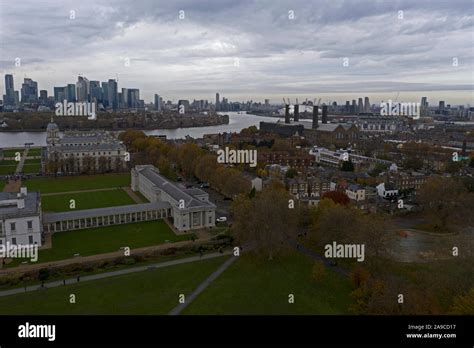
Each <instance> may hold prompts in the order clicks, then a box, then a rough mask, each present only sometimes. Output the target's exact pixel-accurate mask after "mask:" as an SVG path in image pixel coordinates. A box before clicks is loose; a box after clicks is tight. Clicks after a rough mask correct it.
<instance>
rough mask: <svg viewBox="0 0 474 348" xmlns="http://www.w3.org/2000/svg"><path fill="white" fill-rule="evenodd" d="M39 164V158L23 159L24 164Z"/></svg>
mask: <svg viewBox="0 0 474 348" xmlns="http://www.w3.org/2000/svg"><path fill="white" fill-rule="evenodd" d="M38 163H39V164H41V159H39V158H29V159H26V160H25V164H38Z"/></svg>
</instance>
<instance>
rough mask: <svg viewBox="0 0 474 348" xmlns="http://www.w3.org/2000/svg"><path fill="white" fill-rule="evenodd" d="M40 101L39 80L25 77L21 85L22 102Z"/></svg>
mask: <svg viewBox="0 0 474 348" xmlns="http://www.w3.org/2000/svg"><path fill="white" fill-rule="evenodd" d="M37 101H38V82H36V81H33V80H32V79H28V78H25V79H24V82H23V84H22V85H21V102H22V103H34V102H37Z"/></svg>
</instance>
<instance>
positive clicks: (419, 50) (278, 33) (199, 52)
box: [0, 1, 474, 105]
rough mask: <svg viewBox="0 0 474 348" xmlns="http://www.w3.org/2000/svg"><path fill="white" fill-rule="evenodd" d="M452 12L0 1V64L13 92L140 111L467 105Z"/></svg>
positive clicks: (468, 59)
mask: <svg viewBox="0 0 474 348" xmlns="http://www.w3.org/2000/svg"><path fill="white" fill-rule="evenodd" d="M455 3H456V6H453V5H452V3H450V4H446V3H444V2H441V1H430V2H426V3H421V4H420V3H416V4H413V3H411V2H408V1H400V2H397V3H388V2H382V3H377V4H375V5H374V3H372V2H358V3H357V6H354V5H353V4H352V3H351V2H344V1H343V2H339V3H336V4H334V3H333V2H324V1H320V2H315V3H310V4H308V3H306V2H303V1H297V2H288V1H279V2H249V1H244V2H241V3H239V4H235V3H233V2H221V1H219V2H216V1H208V2H205V3H200V4H199V5H197V4H196V3H192V2H188V1H181V2H179V3H173V4H170V3H165V2H163V3H158V4H157V3H155V2H149V1H140V2H135V3H133V4H131V3H128V2H125V1H123V2H120V1H118V2H113V3H112V2H109V1H102V2H99V3H97V4H96V2H94V3H91V2H88V1H85V2H82V3H80V4H78V3H75V2H64V3H61V4H57V3H54V2H47V1H46V2H42V3H41V6H38V4H37V3H33V2H28V1H26V2H21V3H12V4H8V6H7V4H6V2H4V1H2V2H1V5H0V6H1V7H0V17H1V18H2V21H1V23H2V24H0V25H1V31H0V32H1V34H0V43H1V46H2V54H1V59H0V65H1V71H2V73H3V74H8V73H12V74H13V75H14V80H15V86H16V89H19V88H18V86H19V85H20V82H22V80H23V78H25V77H27V78H31V79H33V80H34V81H38V82H39V86H38V90H43V89H46V90H48V93H51V92H52V90H53V87H55V86H63V85H65V84H67V83H73V82H74V81H75V79H76V77H77V76H78V75H80V74H81V75H83V76H86V77H88V78H89V79H91V80H98V81H108V80H109V79H118V84H119V88H121V87H120V86H122V87H127V88H128V87H133V88H137V89H140V91H141V93H142V95H141V97H142V98H143V99H144V100H145V101H146V102H147V103H150V102H152V101H153V99H154V94H156V93H158V94H160V95H163V97H164V99H170V100H174V101H175V102H176V101H177V100H178V99H182V98H183V97H184V98H196V99H208V100H210V101H211V100H213V96H214V95H215V93H216V92H219V93H221V94H222V95H223V96H226V97H228V98H229V99H232V100H239V101H243V100H251V99H252V100H259V101H263V100H264V99H270V101H271V102H272V103H280V102H281V100H282V97H290V98H296V97H298V98H300V100H304V99H305V98H308V99H309V100H312V99H313V98H315V97H322V98H323V100H324V99H325V98H326V99H327V100H329V99H330V98H331V99H332V100H336V101H337V102H338V103H343V102H344V101H345V100H352V99H354V98H356V99H357V98H358V97H359V96H362V95H364V96H369V97H370V99H371V100H373V101H374V102H377V101H378V100H388V99H395V97H396V95H397V94H399V97H398V99H399V100H403V101H419V100H420V99H421V97H424V96H426V97H428V100H432V101H434V100H436V101H438V100H446V102H447V103H450V104H452V105H457V104H472V100H473V88H472V87H473V83H472V81H473V76H472V71H473V68H474V63H473V59H474V53H473V49H472V41H471V38H472V26H473V19H474V17H473V15H472V13H473V11H472V3H471V2H470V1H455ZM71 11H73V12H71ZM400 11H402V12H400ZM22 13H35V16H32V17H31V19H30V20H29V21H28V22H25V21H24V18H23V15H21V14H22ZM336 36H337V37H338V39H337V40H336V39H335V37H336ZM16 58H19V59H20V61H19V66H16V65H15V63H16V62H18V61H17V60H16ZM17 65H18V64H17ZM0 89H1V90H3V91H4V90H5V86H4V81H3V80H2V81H0Z"/></svg>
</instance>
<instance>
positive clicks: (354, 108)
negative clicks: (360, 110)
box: [351, 99, 357, 114]
mask: <svg viewBox="0 0 474 348" xmlns="http://www.w3.org/2000/svg"><path fill="white" fill-rule="evenodd" d="M351 112H352V113H353V114H355V113H356V112H357V104H356V100H355V99H352V108H351Z"/></svg>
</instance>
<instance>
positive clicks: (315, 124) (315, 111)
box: [311, 105, 319, 129]
mask: <svg viewBox="0 0 474 348" xmlns="http://www.w3.org/2000/svg"><path fill="white" fill-rule="evenodd" d="M318 112H319V107H318V106H317V105H313V125H312V127H311V128H313V129H316V128H318V127H319V124H318Z"/></svg>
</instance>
